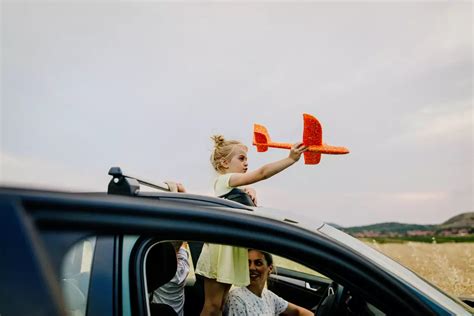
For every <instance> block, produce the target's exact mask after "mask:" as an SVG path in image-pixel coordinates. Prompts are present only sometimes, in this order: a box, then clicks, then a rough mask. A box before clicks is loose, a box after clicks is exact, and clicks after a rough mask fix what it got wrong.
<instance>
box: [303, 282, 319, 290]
mask: <svg viewBox="0 0 474 316" xmlns="http://www.w3.org/2000/svg"><path fill="white" fill-rule="evenodd" d="M304 285H305V286H304V287H305V288H306V289H307V290H311V291H314V292H317V291H318V290H319V289H320V288H321V287H320V286H317V285H311V284H310V283H309V282H305V283H304Z"/></svg>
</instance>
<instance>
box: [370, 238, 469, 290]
mask: <svg viewBox="0 0 474 316" xmlns="http://www.w3.org/2000/svg"><path fill="white" fill-rule="evenodd" d="M369 245H371V246H372V247H373V248H375V249H377V250H379V251H380V252H382V253H384V254H386V255H387V256H389V257H391V258H392V259H394V260H395V261H398V262H400V263H401V264H402V265H404V266H406V267H407V268H409V269H411V270H412V271H414V272H416V273H417V274H418V275H420V276H422V277H423V278H425V279H426V280H428V281H429V282H431V283H433V284H434V285H436V286H437V287H439V288H440V289H442V290H444V291H446V292H448V293H450V294H452V295H453V296H467V297H474V243H443V244H435V243H431V244H429V243H417V242H407V243H384V244H380V243H377V242H372V243H369Z"/></svg>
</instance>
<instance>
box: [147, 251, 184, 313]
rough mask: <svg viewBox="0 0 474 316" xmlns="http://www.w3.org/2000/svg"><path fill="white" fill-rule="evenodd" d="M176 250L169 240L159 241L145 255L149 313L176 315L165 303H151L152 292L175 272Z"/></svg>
mask: <svg viewBox="0 0 474 316" xmlns="http://www.w3.org/2000/svg"><path fill="white" fill-rule="evenodd" d="M176 269H177V261H176V252H175V250H174V248H173V246H172V244H171V243H169V242H160V243H157V244H155V245H154V246H153V247H151V248H150V250H149V252H148V254H147V257H146V283H147V288H148V297H149V299H150V300H149V301H150V312H151V315H152V316H154V315H165V316H167V315H173V316H175V315H177V314H176V312H175V311H174V309H173V308H172V307H171V306H169V305H166V304H157V303H151V298H152V296H153V292H154V291H155V290H156V289H157V288H159V287H160V286H162V285H164V284H166V283H168V282H169V281H170V280H171V279H172V278H173V277H174V275H175V274H176Z"/></svg>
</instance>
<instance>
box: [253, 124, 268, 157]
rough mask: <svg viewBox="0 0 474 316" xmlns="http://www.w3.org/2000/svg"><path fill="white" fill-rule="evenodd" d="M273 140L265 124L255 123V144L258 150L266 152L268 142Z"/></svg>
mask: <svg viewBox="0 0 474 316" xmlns="http://www.w3.org/2000/svg"><path fill="white" fill-rule="evenodd" d="M270 142H271V139H270V135H269V134H268V131H267V129H266V128H265V126H263V125H259V124H254V125H253V144H254V145H255V146H257V151H258V152H264V151H267V150H268V146H266V145H267V144H268V143H270Z"/></svg>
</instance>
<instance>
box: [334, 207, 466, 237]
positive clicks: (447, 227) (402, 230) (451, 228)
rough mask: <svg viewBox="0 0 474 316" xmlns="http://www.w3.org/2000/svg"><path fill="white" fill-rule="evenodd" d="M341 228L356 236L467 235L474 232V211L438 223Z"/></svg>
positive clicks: (383, 224) (386, 224)
mask: <svg viewBox="0 0 474 316" xmlns="http://www.w3.org/2000/svg"><path fill="white" fill-rule="evenodd" d="M341 229H342V230H344V231H345V232H347V233H349V234H351V235H353V236H356V237H404V236H467V235H472V234H474V212H468V213H462V214H459V215H456V216H454V217H452V218H450V219H448V220H447V221H445V222H443V223H441V224H438V225H418V224H405V223H396V222H389V223H379V224H373V225H365V226H354V227H346V228H341Z"/></svg>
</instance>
